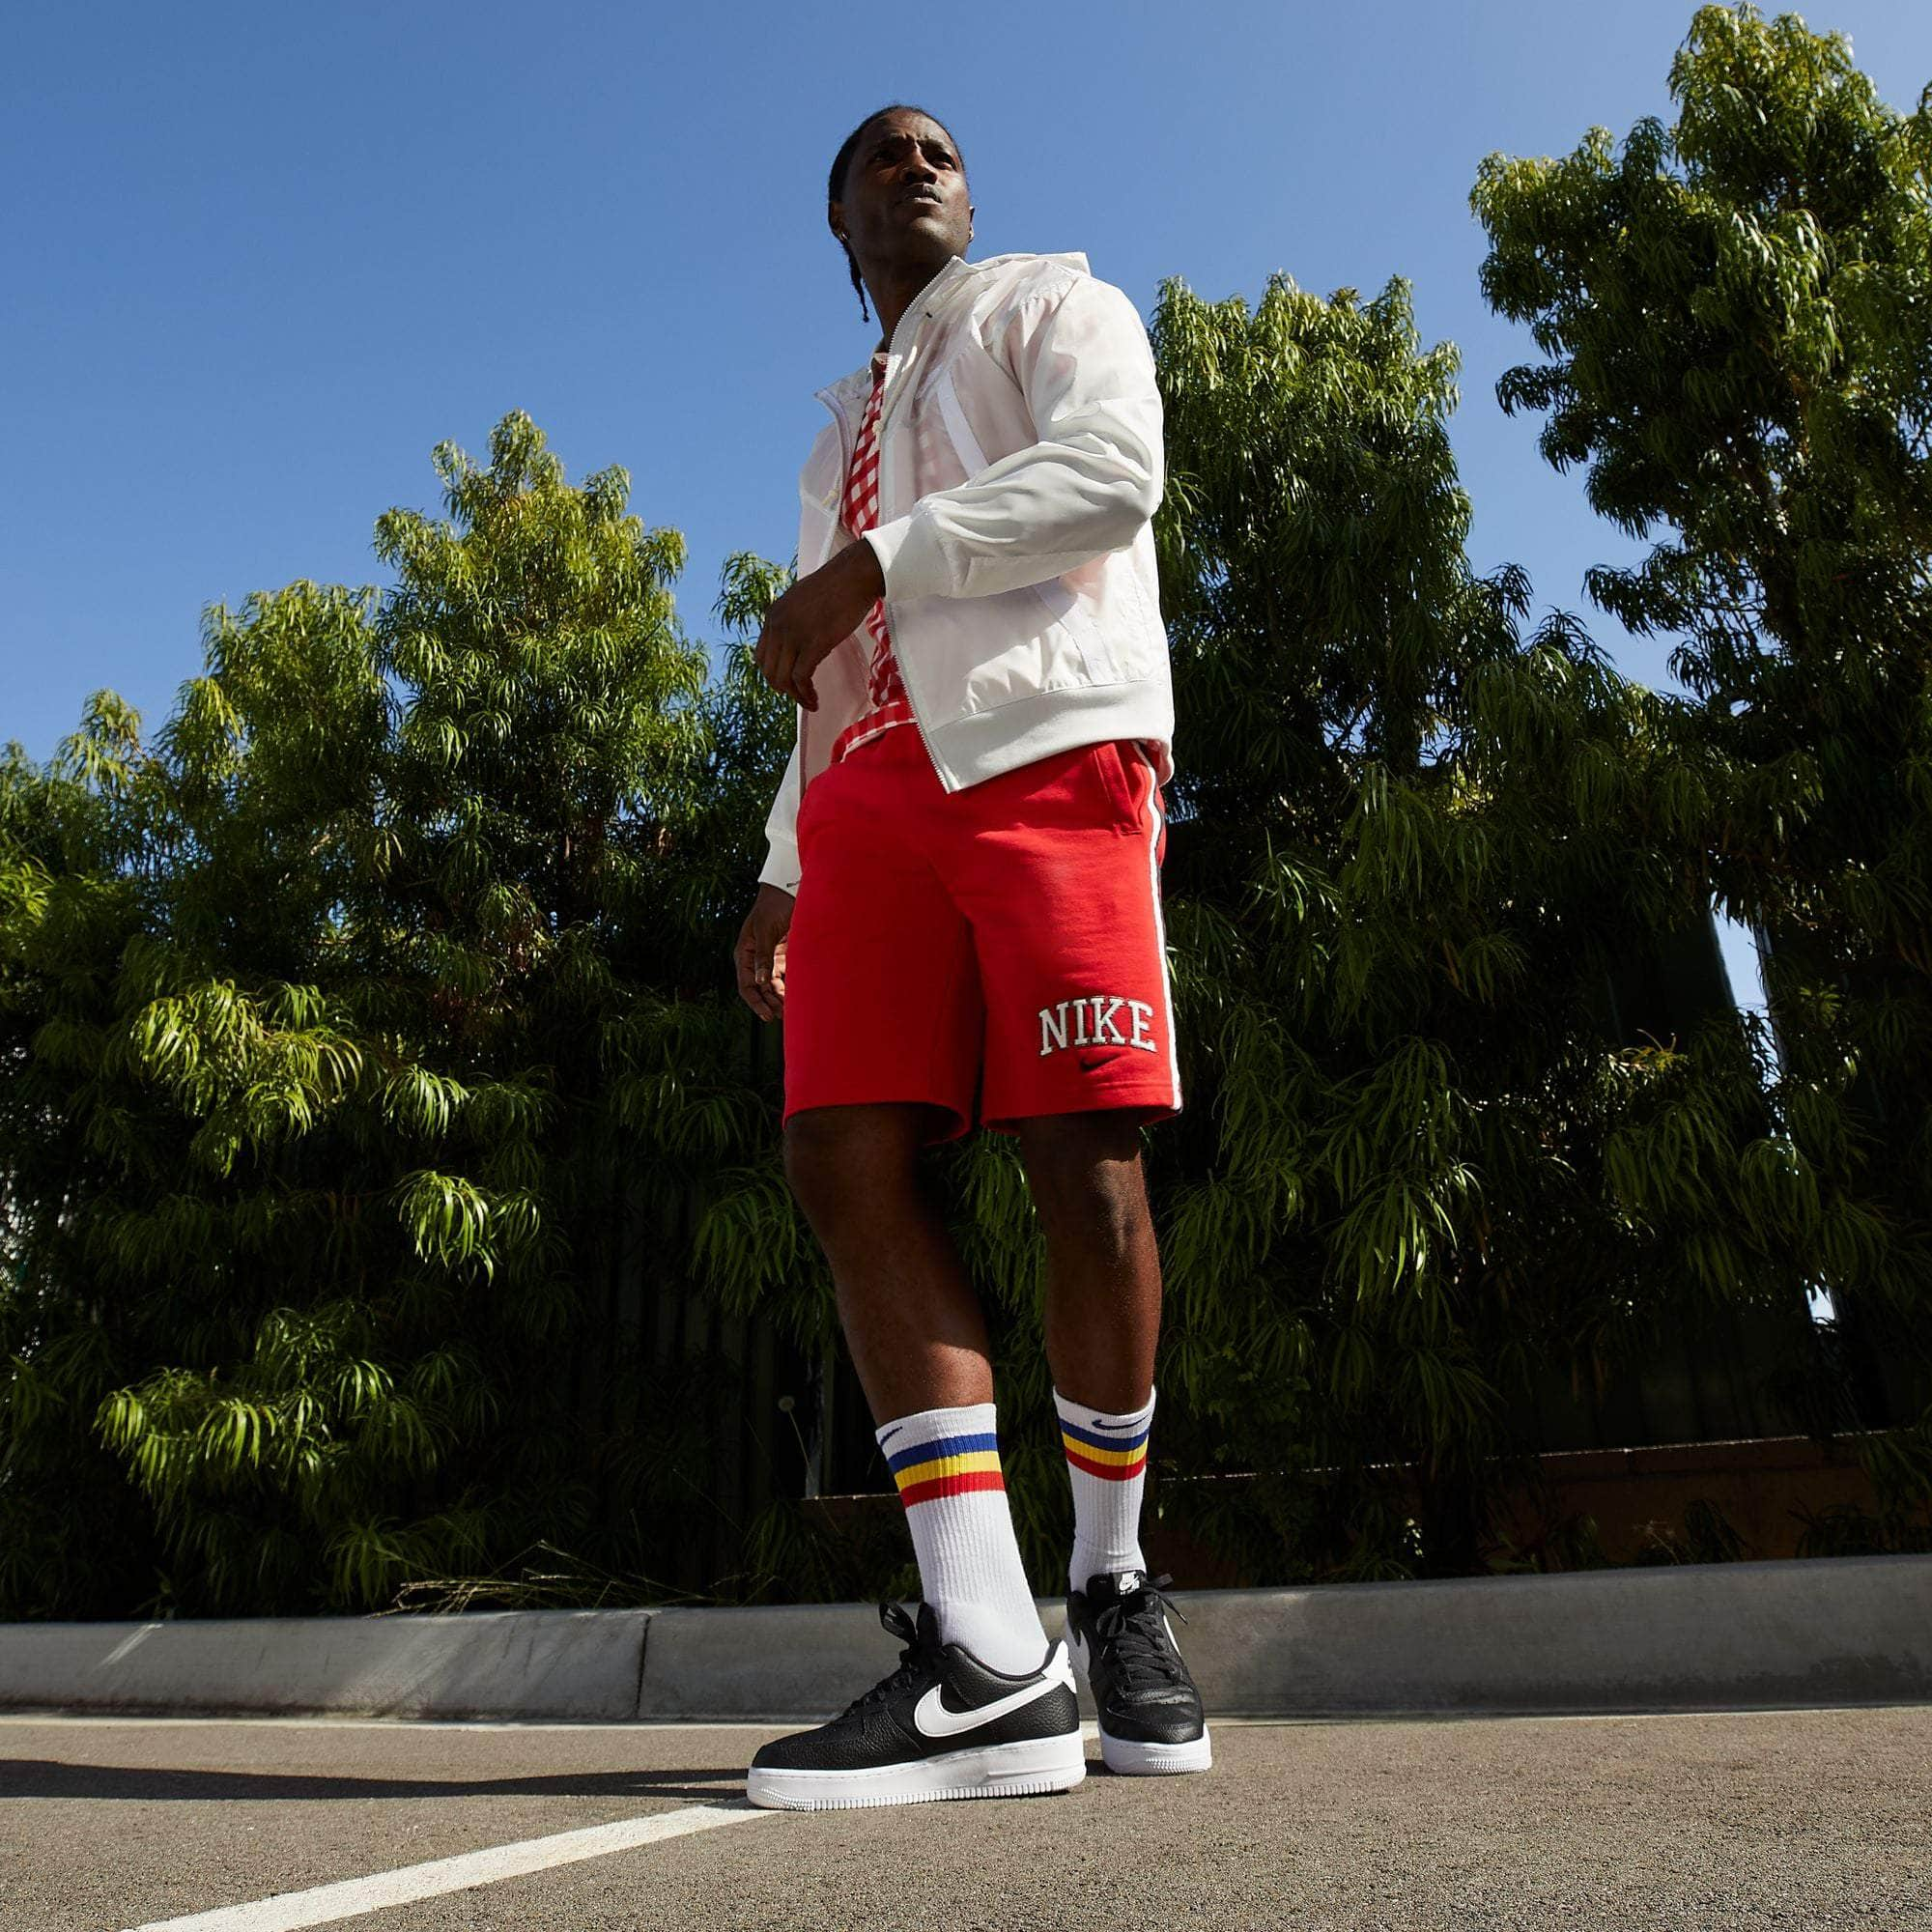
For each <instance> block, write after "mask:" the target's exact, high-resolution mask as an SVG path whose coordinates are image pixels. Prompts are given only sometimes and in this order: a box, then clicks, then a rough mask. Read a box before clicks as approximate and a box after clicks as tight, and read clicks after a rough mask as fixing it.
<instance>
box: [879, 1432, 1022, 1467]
mask: <svg viewBox="0 0 1932 1932" xmlns="http://www.w3.org/2000/svg"><path fill="white" fill-rule="evenodd" d="M999 1446H1000V1438H999V1437H998V1436H997V1435H994V1434H993V1433H992V1432H991V1431H990V1430H988V1431H987V1432H986V1434H985V1435H941V1436H937V1437H935V1438H934V1439H933V1440H932V1441H930V1442H920V1443H916V1444H915V1445H914V1446H913V1447H912V1448H910V1449H900V1450H897V1451H895V1453H894V1454H892V1455H890V1456H888V1457H887V1458H886V1467H887V1468H889V1469H890V1470H892V1472H893V1473H894V1474H895V1475H896V1474H897V1473H898V1472H899V1471H900V1470H901V1469H907V1468H910V1467H911V1466H912V1464H913V1463H930V1462H931V1461H932V1459H933V1458H934V1457H935V1456H968V1455H971V1454H972V1453H973V1452H974V1451H975V1450H977V1449H997V1448H998V1447H999Z"/></svg>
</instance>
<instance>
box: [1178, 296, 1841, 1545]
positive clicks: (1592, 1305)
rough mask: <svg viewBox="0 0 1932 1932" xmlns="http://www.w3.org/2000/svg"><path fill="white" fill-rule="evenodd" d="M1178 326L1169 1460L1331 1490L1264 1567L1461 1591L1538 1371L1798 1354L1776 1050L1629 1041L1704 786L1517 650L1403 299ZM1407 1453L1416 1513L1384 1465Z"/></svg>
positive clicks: (1564, 625)
mask: <svg viewBox="0 0 1932 1932" xmlns="http://www.w3.org/2000/svg"><path fill="white" fill-rule="evenodd" d="M1153 333H1154V341H1155V349H1156V357H1157V361H1158V365H1159V369H1160V375H1161V383H1162V391H1163V396H1164V399H1165V402H1166V406H1167V423H1168V428H1167V434H1168V453H1169V465H1170V471H1171V475H1172V479H1173V480H1172V483H1171V486H1170V491H1169V495H1168V498H1167V503H1166V506H1165V507H1164V509H1163V511H1162V514H1161V517H1160V519H1159V521H1158V523H1157V526H1156V529H1157V534H1158V536H1159V539H1160V544H1161V571H1162V582H1163V602H1164V605H1165V607H1166V610H1167V613H1168V618H1169V628H1170V632H1171V634H1172V636H1173V639H1174V646H1175V670H1176V689H1177V705H1178V710H1179V724H1178V726H1177V740H1178V743H1179V781H1178V784H1177V787H1176V790H1177V811H1178V813H1180V814H1184V816H1179V817H1178V819H1177V822H1176V824H1175V826H1174V828H1173V837H1174V842H1173V846H1172V848H1171V853H1170V865H1169V879H1168V890H1169V893H1170V895H1171V900H1172V909H1171V916H1170V930H1171V932H1172V934H1173V937H1174V943H1175V953H1176V965H1177V971H1178V973H1179V992H1180V1001H1179V1017H1178V1030H1179V1037H1180V1038H1181V1040H1182V1042H1183V1046H1184V1051H1185V1053H1186V1056H1187V1058H1186V1063H1185V1065H1184V1069H1183V1078H1184V1080H1185V1081H1186V1083H1187V1084H1188V1085H1189V1087H1190V1088H1191V1091H1192V1096H1193V1097H1192V1101H1191V1105H1190V1109H1189V1111H1188V1112H1187V1113H1186V1114H1184V1115H1183V1116H1182V1119H1181V1121H1180V1122H1178V1123H1176V1125H1175V1126H1174V1127H1172V1128H1168V1129H1164V1130H1163V1134H1162V1137H1161V1138H1160V1139H1159V1140H1157V1141H1156V1142H1155V1143H1154V1149H1155V1160H1156V1164H1157V1169H1158V1172H1159V1174H1160V1177H1161V1180H1160V1189H1161V1198H1162V1204H1163V1236H1164V1242H1165V1249H1164V1251H1165V1254H1166V1258H1167V1265H1168V1272H1169V1280H1170V1283H1171V1294H1172V1297H1173V1309H1174V1320H1173V1322H1172V1325H1171V1328H1170V1331H1169V1337H1168V1359H1167V1363H1166V1365H1165V1367H1164V1371H1163V1373H1164V1376H1165V1378H1166V1381H1167V1385H1168V1386H1169V1388H1170V1389H1171V1391H1172V1393H1173V1395H1174V1397H1175V1398H1176V1400H1175V1402H1174V1404H1173V1406H1172V1407H1171V1408H1170V1409H1169V1410H1168V1423H1167V1432H1166V1436H1165V1440H1166V1443H1167V1446H1168V1448H1169V1449H1170V1450H1174V1449H1177V1448H1178V1449H1179V1455H1180V1459H1181V1462H1182V1464H1183V1466H1192V1467H1193V1468H1196V1469H1208V1468H1213V1467H1216V1466H1221V1467H1241V1466H1252V1467H1256V1468H1260V1469H1263V1470H1270V1469H1274V1470H1283V1471H1285V1472H1287V1473H1290V1474H1292V1473H1293V1470H1294V1468H1295V1467H1296V1465H1297V1464H1308V1463H1314V1464H1321V1465H1327V1466H1331V1467H1334V1468H1336V1469H1338V1470H1339V1471H1341V1472H1343V1473H1342V1475H1341V1477H1340V1478H1339V1479H1338V1481H1337V1483H1336V1484H1335V1485H1334V1486H1333V1488H1332V1489H1331V1491H1330V1492H1329V1494H1328V1497H1327V1500H1326V1502H1325V1503H1323V1504H1321V1510H1322V1511H1323V1512H1325V1514H1321V1515H1317V1516H1311V1515H1310V1514H1309V1512H1310V1509H1311V1508H1312V1507H1313V1506H1314V1505H1313V1504H1312V1502H1311V1498H1313V1497H1315V1496H1316V1495H1317V1494H1319V1492H1316V1491H1314V1490H1312V1489H1311V1488H1310V1487H1309V1486H1308V1485H1306V1484H1302V1483H1293V1484H1291V1483H1280V1484H1267V1483H1264V1484H1263V1485H1262V1486H1261V1489H1260V1492H1259V1495H1258V1503H1257V1506H1258V1508H1260V1509H1261V1510H1263V1511H1264V1512H1266V1511H1269V1510H1272V1511H1273V1512H1274V1513H1275V1514H1274V1515H1273V1516H1272V1517H1264V1520H1261V1521H1253V1520H1251V1521H1250V1522H1249V1523H1248V1524H1247V1525H1245V1527H1243V1526H1242V1525H1240V1524H1237V1523H1236V1522H1233V1521H1229V1522H1227V1523H1226V1524H1224V1525H1223V1528H1224V1529H1225V1532H1226V1534H1227V1535H1228V1536H1229V1537H1231V1538H1234V1539H1236V1541H1237V1542H1238V1541H1240V1540H1241V1539H1242V1538H1245V1542H1246V1548H1247V1551H1248V1555H1249V1560H1250V1561H1251V1562H1254V1563H1257V1564H1260V1565H1264V1566H1265V1567H1270V1568H1273V1569H1274V1570H1276V1572H1277V1574H1279V1573H1280V1572H1282V1571H1283V1570H1284V1569H1285V1570H1286V1571H1287V1572H1288V1574H1303V1575H1306V1574H1315V1575H1333V1576H1382V1575H1400V1574H1408V1573H1410V1572H1412V1571H1414V1570H1417V1569H1421V1570H1424V1571H1430V1572H1437V1573H1444V1572H1454V1571H1461V1570H1467V1569H1473V1568H1478V1567H1481V1566H1482V1563H1483V1561H1484V1554H1485V1543H1486V1539H1487V1514H1488V1509H1489V1505H1490V1501H1491V1499H1492V1491H1493V1487H1494V1485H1495V1483H1496V1481H1497V1480H1498V1478H1499V1477H1500V1475H1501V1474H1502V1473H1503V1470H1502V1465H1500V1464H1497V1463H1488V1464H1486V1463H1485V1458H1487V1457H1490V1456H1504V1457H1506V1456H1508V1455H1509V1454H1511V1453H1512V1452H1515V1451H1520V1450H1525V1449H1528V1448H1532V1447H1534V1446H1536V1445H1535V1444H1534V1443H1533V1442H1531V1441H1530V1440H1528V1439H1527V1436H1526V1434H1525V1431H1524V1429H1523V1427H1522V1418H1523V1416H1524V1415H1525V1413H1526V1410H1527V1406H1528V1405H1527V1401H1526V1398H1527V1395H1528V1393H1529V1391H1530V1390H1531V1388H1532V1387H1533V1386H1535V1384H1536V1383H1537V1381H1538V1378H1541V1377H1542V1376H1544V1375H1545V1374H1546V1373H1547V1370H1548V1366H1549V1365H1560V1367H1561V1371H1563V1372H1566V1373H1575V1374H1577V1375H1593V1374H1594V1375H1597V1376H1599V1377H1600V1378H1601V1377H1603V1376H1605V1375H1606V1374H1607V1373H1609V1372H1610V1371H1611V1370H1612V1369H1614V1368H1617V1367H1621V1366H1627V1365H1628V1364H1630V1363H1632V1362H1634V1361H1635V1360H1637V1359H1640V1358H1641V1356H1642V1355H1643V1354H1644V1352H1645V1351H1646V1350H1648V1349H1649V1348H1650V1347H1651V1346H1652V1344H1653V1340H1654V1337H1655V1334H1656V1331H1657V1326H1658V1323H1659V1321H1660V1319H1661V1317H1662V1315H1663V1314H1664V1312H1665V1311H1667V1310H1669V1309H1672V1308H1678V1309H1690V1310H1697V1311H1705V1310H1712V1309H1715V1308H1717V1307H1719V1306H1730V1307H1737V1306H1740V1305H1747V1304H1748V1305H1755V1306H1757V1307H1759V1308H1760V1309H1762V1310H1763V1311H1765V1313H1766V1319H1767V1320H1769V1321H1773V1322H1776V1323H1779V1324H1782V1326H1783V1328H1784V1330H1785V1332H1786V1333H1787V1335H1788V1338H1789V1342H1790V1346H1791V1348H1792V1349H1793V1350H1804V1348H1805V1347H1806V1346H1807V1344H1808V1337H1807V1334H1806V1332H1805V1323H1804V1313H1803V1297H1802V1294H1801V1293H1800V1284H1799V1281H1798V1279H1797V1277H1796V1276H1795V1275H1794V1274H1793V1272H1792V1270H1791V1268H1790V1267H1789V1265H1788V1264H1786V1263H1785V1262H1784V1260H1783V1259H1782V1258H1781V1256H1780V1254H1779V1251H1778V1245H1777V1242H1776V1239H1775V1238H1772V1237H1771V1236H1770V1235H1769V1231H1768V1229H1767V1228H1766V1226H1765V1224H1764V1222H1763V1220H1762V1218H1761V1217H1762V1209H1763V1203H1762V1200H1761V1198H1760V1195H1761V1190H1760V1188H1759V1187H1758V1186H1757V1185H1756V1183H1755V1181H1754V1179H1753V1176H1754V1166H1753V1163H1754V1162H1755V1160H1756V1159H1757V1158H1758V1142H1759V1140H1760V1137H1761V1135H1762V1131H1763V1126H1764V1122H1763V1121H1762V1118H1761V1116H1762V1107H1761V1103H1760V1099H1759V1093H1758V1078H1759V1072H1760V1068H1759V1066H1758V1064H1757V1061H1756V1059H1755V1057H1754V1054H1753V1050H1752V1042H1751V1041H1750V1039H1749V1038H1748V1037H1747V1036H1746V1035H1745V1034H1744V1033H1743V1032H1742V1030H1741V1029H1740V1028H1739V1027H1738V1026H1737V1024H1736V1022H1735V1018H1734V1016H1733V1015H1731V1014H1730V1013H1728V1012H1722V1013H1717V1014H1714V1015H1712V1016H1711V1018H1710V1019H1709V1021H1708V1023H1707V1024H1705V1025H1704V1026H1702V1027H1700V1028H1699V1029H1697V1030H1696V1031H1695V1032H1694V1034H1693V1035H1692V1036H1691V1037H1687V1038H1684V1039H1673V1040H1671V1041H1667V1042H1637V1041H1629V1042H1627V1041H1623V1040H1621V1039H1619V1038H1618V1037H1616V1036H1615V1034H1614V1032H1613V1030H1612V1027H1611V1025H1610V1021H1609V1015H1608V1014H1607V1013H1606V1011H1605V1000H1604V998H1603V987H1604V983H1605V973H1606V972H1607V971H1608V970H1609V968H1610V966H1611V965H1612V963H1613V962H1614V961H1615V959H1616V958H1617V957H1618V956H1620V955H1627V954H1628V953H1629V952H1631V951H1632V950H1633V949H1636V948H1640V947H1641V946H1643V945H1644V944H1645V943H1647V942H1657V941H1660V940H1661V939H1662V937H1663V936H1665V935H1667V934H1669V933H1670V932H1671V931H1672V930H1673V929H1676V928H1680V927H1682V926H1683V925H1685V924H1686V923H1690V922H1693V921H1694V920H1696V919H1697V918H1698V917H1699V916H1701V914H1702V912H1703V909H1704V906H1705V904H1706V902H1707V899H1706V895H1707V892H1708V887H1707V883H1706V880H1705V877H1704V867H1703V865H1702V862H1701V854H1700V852H1699V849H1698V846H1697V843H1696V840H1697V837H1698V834H1699V833H1700V831H1701V827H1702V817H1701V811H1700V810H1699V805H1698V800H1697V796H1696V773H1695V771H1694V770H1693V769H1691V768H1690V767H1688V766H1687V764H1686V762H1685V760H1684V758H1683V757H1682V755H1681V754H1680V753H1679V752H1678V751H1677V749H1676V746H1675V742H1674V738H1673V734H1672V730H1671V720H1672V715H1673V707H1672V706H1671V704H1670V703H1669V702H1668V701H1667V700H1665V699H1662V698H1660V697H1659V696H1657V695H1655V694H1653V693H1650V692H1648V691H1646V690H1644V689H1643V688H1642V687H1640V686H1637V685H1634V684H1632V683H1630V682H1628V681H1627V680H1625V679H1622V678H1620V677H1619V676H1617V675H1616V673H1615V672H1614V670H1613V669H1612V668H1610V667H1609V665H1608V664H1607V663H1606V662H1605V659H1604V657H1603V655H1602V654H1601V653H1600V652H1599V651H1598V650H1597V649H1596V648H1595V647H1594V646H1593V645H1592V644H1591V643H1590V642H1589V640H1588V639H1586V638H1585V637H1584V636H1583V635H1582V634H1581V633H1580V632H1579V631H1578V630H1577V627H1576V625H1575V624H1574V623H1573V622H1572V621H1571V620H1569V619H1567V618H1564V617H1562V616H1560V615H1559V616H1552V617H1550V618H1549V619H1548V620H1547V621H1545V622H1544V623H1543V624H1542V625H1540V626H1539V627H1537V628H1536V629H1535V630H1534V631H1533V632H1532V633H1530V634H1529V635H1527V636H1525V635H1524V622H1523V620H1524V619H1525V617H1526V615H1527V611H1528V600H1529V591H1528V586H1527V584H1526V582H1524V580H1523V579H1522V577H1521V575H1520V572H1516V571H1514V570H1507V569H1506V570H1504V571H1501V572H1499V573H1497V574H1496V575H1495V576H1493V577H1492V578H1489V579H1481V578H1477V577H1475V576H1473V575H1472V574H1471V572H1470V570H1469V567H1468V564H1467V561H1466V556H1465V551H1464V542H1465V538H1466V534H1467V527H1468V514H1469V512H1468V503H1467V499H1466V497H1465V496H1464V494H1463V490H1462V488H1461V485H1460V482H1459V480H1458V478H1457V474H1456V469H1455V465H1454V460H1453V457H1452V455H1451V452H1450V447H1449V442H1448V435H1447V418H1448V415H1449V412H1450V411H1451V410H1452V409H1453V407H1454V404H1455V394H1456V392H1455V383H1454V378H1455V370H1456V355H1455V352H1454V350H1453V349H1452V348H1450V347H1448V346H1446V345H1445V346H1438V347H1437V348H1435V349H1433V350H1427V351H1425V350H1423V349H1422V348H1421V346H1420V344H1419V342H1418V340H1417V338H1416V335H1415V331H1414V327H1413V323H1412V320H1411V316H1410V310H1409V304H1408V295H1407V289H1406V284H1404V283H1402V282H1400V281H1397V282H1392V283H1391V284H1390V285H1389V287H1388V288H1387V289H1385V290H1384V291H1383V292H1382V294H1381V295H1379V296H1378V297H1377V298H1375V299H1374V300H1373V301H1370V302H1368V303H1366V304H1364V303H1362V302H1360V301H1358V300H1357V298H1355V296H1354V295H1353V293H1352V292H1351V291H1346V290H1345V291H1343V292H1341V293H1340V294H1338V295H1337V296H1336V297H1334V298H1332V299H1331V300H1328V301H1322V300H1321V299H1319V298H1315V297H1313V296H1310V295H1307V294H1304V293H1302V292H1301V291H1299V290H1297V289H1296V288H1295V287H1294V286H1293V283H1292V282H1290V281H1289V280H1288V279H1287V278H1286V277H1283V276H1277V277H1275V278H1274V279H1273V280H1272V281H1271V282H1270V283H1269V285H1268V288H1267V291H1266V293H1265V294H1264V297H1263V298H1262V300H1261V301H1260V302H1259V303H1258V304H1257V305H1256V306H1255V308H1254V309H1253V311H1252V312H1250V310H1249V309H1248V308H1247V306H1246V304H1245V303H1243V302H1241V301H1239V300H1238V299H1236V300H1230V301H1226V302H1220V303H1208V302H1204V301H1202V300H1200V299H1199V298H1196V297H1194V296H1193V295H1192V294H1190V293H1189V292H1188V291H1187V289H1186V288H1185V286H1184V285H1183V284H1180V283H1179V282H1170V283H1169V284H1167V285H1166V286H1165V287H1164V289H1163V293H1162V298H1161V301H1160V305H1159V308H1158V310H1157V312H1156V315H1155V318H1154V330H1153ZM1183 1418H1184V1421H1183ZM1398 1457H1400V1458H1413V1459H1414V1460H1415V1461H1416V1463H1418V1465H1419V1469H1420V1472H1421V1482H1422V1495H1421V1503H1420V1513H1419V1517H1418V1519H1417V1520H1415V1522H1414V1523H1413V1524H1410V1523H1409V1522H1408V1520H1406V1516H1405V1513H1404V1509H1403V1507H1402V1505H1401V1499H1400V1497H1399V1495H1398V1494H1397V1492H1396V1491H1395V1490H1394V1488H1393V1486H1392V1485H1390V1484H1388V1483H1387V1482H1386V1481H1385V1480H1384V1479H1383V1478H1380V1477H1377V1476H1375V1475H1374V1474H1373V1473H1372V1471H1371V1467H1370V1465H1371V1464H1373V1463H1377V1462H1380V1461H1384V1460H1387V1459H1390V1458H1398ZM1297 1512H1298V1514H1297ZM1270 1536H1271V1537H1272V1539H1273V1541H1274V1544H1275V1554H1274V1555H1273V1557H1272V1559H1269V1558H1268V1557H1267V1556H1266V1555H1265V1554H1264V1552H1265V1550H1266V1547H1267V1541H1268V1538H1269V1537H1270ZM1291 1551H1292V1552H1293V1553H1292V1554H1291V1553H1290V1552H1291Z"/></svg>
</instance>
